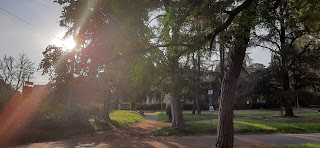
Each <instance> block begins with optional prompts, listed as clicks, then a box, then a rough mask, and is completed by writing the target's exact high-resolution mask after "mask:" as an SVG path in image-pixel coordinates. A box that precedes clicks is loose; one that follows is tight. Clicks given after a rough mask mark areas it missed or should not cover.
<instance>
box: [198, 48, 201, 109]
mask: <svg viewBox="0 0 320 148" xmlns="http://www.w3.org/2000/svg"><path fill="white" fill-rule="evenodd" d="M197 56H198V60H197V62H198V63H197V68H198V69H197V115H201V98H200V97H201V91H200V90H201V88H200V75H201V69H200V66H201V57H200V53H198V55H197Z"/></svg>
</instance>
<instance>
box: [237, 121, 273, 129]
mask: <svg viewBox="0 0 320 148" xmlns="http://www.w3.org/2000/svg"><path fill="white" fill-rule="evenodd" d="M234 123H238V124H244V125H248V126H252V127H256V128H259V129H263V130H269V131H275V130H277V128H274V127H272V126H267V125H262V124H257V123H249V122H244V121H234Z"/></svg>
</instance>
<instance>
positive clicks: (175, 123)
mask: <svg viewBox="0 0 320 148" xmlns="http://www.w3.org/2000/svg"><path fill="white" fill-rule="evenodd" d="M171 114H172V127H173V128H177V129H182V128H184V126H185V125H184V121H183V114H182V106H181V102H180V98H179V97H178V95H173V98H171Z"/></svg>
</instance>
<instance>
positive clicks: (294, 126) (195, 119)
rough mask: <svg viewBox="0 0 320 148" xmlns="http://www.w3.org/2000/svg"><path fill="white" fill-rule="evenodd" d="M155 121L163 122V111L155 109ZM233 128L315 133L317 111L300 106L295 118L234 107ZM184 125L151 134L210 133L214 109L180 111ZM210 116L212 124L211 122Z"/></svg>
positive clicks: (319, 129)
mask: <svg viewBox="0 0 320 148" xmlns="http://www.w3.org/2000/svg"><path fill="white" fill-rule="evenodd" d="M156 114H157V115H158V117H159V121H164V122H168V121H167V117H166V115H165V113H159V112H156ZM234 114H235V118H234V127H235V132H236V133H238V134H272V133H318V132H320V113H319V112H317V110H312V109H302V110H301V111H300V112H299V113H298V112H296V115H297V116H299V118H283V117H280V111H268V110H235V111H234ZM183 115H184V119H185V122H186V125H187V127H186V128H185V129H183V130H175V129H172V128H171V127H164V128H161V129H158V130H157V131H155V132H154V133H153V134H154V135H156V136H157V135H163V136H169V135H194V134H214V133H216V130H217V129H216V127H217V122H218V121H217V112H214V113H213V115H211V114H210V112H202V115H201V116H197V115H192V114H191V111H184V112H183ZM211 116H212V117H213V123H212V124H211V120H210V119H211Z"/></svg>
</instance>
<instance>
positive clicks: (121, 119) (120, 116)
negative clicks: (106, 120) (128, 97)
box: [110, 110, 144, 127]
mask: <svg viewBox="0 0 320 148" xmlns="http://www.w3.org/2000/svg"><path fill="white" fill-rule="evenodd" d="M110 119H111V120H112V121H113V122H116V123H117V124H118V125H119V126H121V127H124V126H130V125H134V124H136V123H138V122H141V121H143V120H144V117H143V116H141V114H139V113H138V112H136V111H126V110H115V111H113V112H112V113H110Z"/></svg>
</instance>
